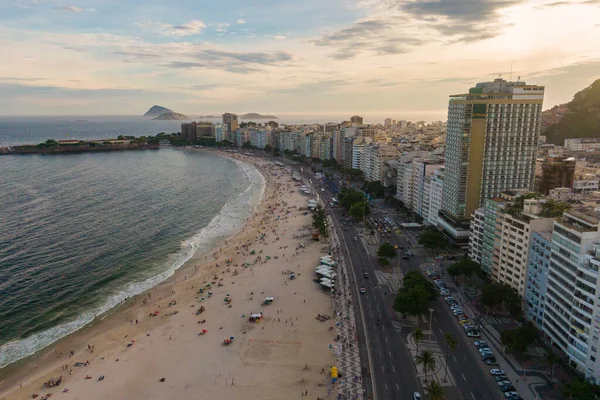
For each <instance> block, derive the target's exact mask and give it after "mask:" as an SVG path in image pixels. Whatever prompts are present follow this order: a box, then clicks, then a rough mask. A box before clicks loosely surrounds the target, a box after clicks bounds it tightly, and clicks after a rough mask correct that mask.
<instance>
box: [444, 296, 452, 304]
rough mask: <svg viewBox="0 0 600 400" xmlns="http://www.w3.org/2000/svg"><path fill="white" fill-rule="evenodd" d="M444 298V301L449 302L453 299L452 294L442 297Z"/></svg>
mask: <svg viewBox="0 0 600 400" xmlns="http://www.w3.org/2000/svg"><path fill="white" fill-rule="evenodd" d="M444 300H445V301H446V303H450V302H453V301H454V297H452V296H448V297H444Z"/></svg>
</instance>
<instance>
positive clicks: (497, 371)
mask: <svg viewBox="0 0 600 400" xmlns="http://www.w3.org/2000/svg"><path fill="white" fill-rule="evenodd" d="M486 344H487V343H486ZM490 374H492V375H494V376H498V375H504V371H502V370H501V369H498V368H494V369H490Z"/></svg>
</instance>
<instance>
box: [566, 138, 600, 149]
mask: <svg viewBox="0 0 600 400" xmlns="http://www.w3.org/2000/svg"><path fill="white" fill-rule="evenodd" d="M564 147H565V148H566V149H567V150H570V151H590V150H597V149H600V138H577V139H565V144H564Z"/></svg>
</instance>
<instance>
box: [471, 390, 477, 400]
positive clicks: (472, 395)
mask: <svg viewBox="0 0 600 400" xmlns="http://www.w3.org/2000/svg"><path fill="white" fill-rule="evenodd" d="M471 397H472V398H473V400H477V399H476V398H475V395H474V394H473V392H471Z"/></svg>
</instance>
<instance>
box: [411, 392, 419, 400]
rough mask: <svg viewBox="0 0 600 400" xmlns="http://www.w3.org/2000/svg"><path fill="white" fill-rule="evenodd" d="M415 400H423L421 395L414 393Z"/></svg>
mask: <svg viewBox="0 0 600 400" xmlns="http://www.w3.org/2000/svg"><path fill="white" fill-rule="evenodd" d="M413 400H421V393H419V392H414V393H413Z"/></svg>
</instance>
